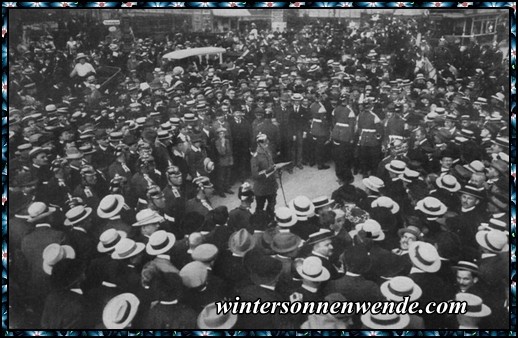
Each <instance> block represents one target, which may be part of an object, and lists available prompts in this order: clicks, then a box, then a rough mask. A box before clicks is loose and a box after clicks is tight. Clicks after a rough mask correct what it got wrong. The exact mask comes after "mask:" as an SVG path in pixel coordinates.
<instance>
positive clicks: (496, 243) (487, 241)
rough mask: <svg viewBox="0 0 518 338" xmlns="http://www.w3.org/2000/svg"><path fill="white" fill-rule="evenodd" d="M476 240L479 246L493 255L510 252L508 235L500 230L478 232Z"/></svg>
mask: <svg viewBox="0 0 518 338" xmlns="http://www.w3.org/2000/svg"><path fill="white" fill-rule="evenodd" d="M476 240H477V243H478V245H480V246H481V247H482V248H484V249H486V250H488V251H491V252H493V253H501V252H508V251H509V238H508V237H507V234H506V233H505V232H503V231H499V230H490V231H487V230H483V231H479V232H477V235H476Z"/></svg>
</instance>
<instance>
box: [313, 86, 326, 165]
mask: <svg viewBox="0 0 518 338" xmlns="http://www.w3.org/2000/svg"><path fill="white" fill-rule="evenodd" d="M309 109H310V112H311V116H312V118H313V120H312V122H311V131H310V133H311V136H312V138H313V146H314V149H313V151H314V153H315V159H316V162H317V165H318V170H325V169H329V166H328V165H326V164H325V156H324V152H325V145H326V142H327V141H328V140H329V122H328V116H327V115H328V114H329V113H330V112H329V111H328V108H327V107H326V106H325V105H324V102H323V100H322V97H321V96H318V97H317V101H316V102H314V103H313V104H312V105H311V106H310V107H309Z"/></svg>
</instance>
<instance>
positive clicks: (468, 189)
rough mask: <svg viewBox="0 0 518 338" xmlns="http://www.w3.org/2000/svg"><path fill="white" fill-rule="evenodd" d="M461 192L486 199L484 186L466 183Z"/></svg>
mask: <svg viewBox="0 0 518 338" xmlns="http://www.w3.org/2000/svg"><path fill="white" fill-rule="evenodd" d="M460 193H461V194H466V195H471V196H473V197H475V198H478V199H479V200H482V199H484V188H477V187H475V186H472V185H470V184H466V185H465V186H464V187H463V188H462V189H460Z"/></svg>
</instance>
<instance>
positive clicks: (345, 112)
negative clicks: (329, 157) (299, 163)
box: [331, 96, 356, 173]
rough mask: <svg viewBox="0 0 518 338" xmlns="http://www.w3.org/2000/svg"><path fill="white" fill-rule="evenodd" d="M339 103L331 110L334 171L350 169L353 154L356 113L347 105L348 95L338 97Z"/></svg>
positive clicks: (339, 171)
mask: <svg viewBox="0 0 518 338" xmlns="http://www.w3.org/2000/svg"><path fill="white" fill-rule="evenodd" d="M340 101H341V104H340V105H339V106H338V107H336V108H335V109H334V110H333V113H332V115H333V130H332V133H331V138H332V139H333V159H334V162H335V170H336V173H341V172H343V171H344V170H350V169H351V163H352V162H353V154H354V127H355V124H356V115H355V114H354V111H353V109H352V108H351V106H349V105H348V97H347V96H342V97H341V98H340Z"/></svg>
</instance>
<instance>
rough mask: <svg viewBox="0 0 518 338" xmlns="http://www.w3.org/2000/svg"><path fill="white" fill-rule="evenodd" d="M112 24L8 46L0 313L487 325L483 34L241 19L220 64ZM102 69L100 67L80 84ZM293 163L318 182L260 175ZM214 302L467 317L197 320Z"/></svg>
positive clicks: (501, 214)
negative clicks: (284, 188) (5, 288)
mask: <svg viewBox="0 0 518 338" xmlns="http://www.w3.org/2000/svg"><path fill="white" fill-rule="evenodd" d="M133 29H134V30H135V33H136V35H138V32H137V30H136V28H135V27H134V28H133ZM85 30H86V33H85V34H84V35H83V36H84V38H85V39H88V29H87V28H85ZM115 33H116V28H110V29H109V34H108V35H107V37H106V38H105V39H102V40H101V41H99V44H98V46H97V47H94V46H95V44H93V43H92V41H91V40H89V44H83V43H77V42H76V41H75V39H76V38H77V37H76V36H74V37H72V38H70V40H69V41H68V42H66V43H65V39H62V40H63V41H62V42H61V43H56V44H55V43H54V40H53V34H52V32H50V33H49V34H48V35H43V36H42V37H41V39H38V40H36V41H30V42H29V43H27V44H25V45H19V46H17V48H11V49H10V50H9V53H10V65H9V67H10V71H9V73H10V77H9V80H10V84H9V173H10V175H9V221H8V228H9V256H8V257H9V295H10V297H9V302H10V304H9V307H10V309H9V317H10V325H11V328H27V327H32V328H40V329H63V330H72V329H88V328H90V329H240V330H243V329H301V328H302V329H394V330H402V329H478V328H484V329H503V328H507V327H508V325H509V322H508V320H509V288H508V282H509V279H508V278H509V275H508V273H509V270H508V267H509V213H508V183H509V182H508V180H509V130H508V126H507V121H508V113H507V111H508V110H507V109H506V107H507V97H506V95H505V94H503V93H507V92H508V90H507V87H506V86H507V85H508V84H507V82H508V79H507V75H506V74H507V71H508V68H507V65H506V64H505V62H504V60H503V59H502V57H501V53H500V51H499V50H497V49H496V47H495V46H496V45H492V46H491V45H489V46H486V45H484V46H480V45H479V44H477V42H476V40H474V39H473V40H472V41H470V42H469V44H468V45H463V46H460V45H458V44H457V43H456V42H455V41H447V40H446V39H444V38H441V39H439V40H437V41H436V43H431V41H432V36H430V34H431V32H429V31H427V30H425V29H424V28H423V27H420V26H418V25H417V21H416V20H412V19H399V18H388V19H384V20H383V24H381V22H376V21H371V22H369V23H368V24H364V25H362V26H361V27H359V28H351V27H349V26H347V27H346V26H344V25H334V24H331V23H327V24H325V25H324V24H314V25H310V26H308V27H306V28H305V29H303V30H302V31H300V32H290V33H289V34H286V33H280V32H271V31H262V30H257V29H256V28H255V27H254V26H253V25H252V27H251V29H250V30H249V31H247V32H246V33H245V34H242V33H235V32H228V33H227V34H226V35H225V36H223V37H219V38H218V39H216V41H214V42H213V45H215V46H222V47H224V48H227V54H228V55H227V56H229V58H228V59H226V60H225V62H224V63H222V64H219V63H218V62H216V60H215V59H214V60H213V59H211V58H207V59H205V58H202V59H200V60H196V62H192V63H191V64H188V65H186V66H184V67H180V66H175V65H169V64H168V63H166V62H163V60H162V58H161V56H163V55H164V54H165V53H167V52H170V51H174V50H181V49H186V48H193V47H206V45H204V43H208V41H203V40H201V39H197V38H194V39H192V40H187V38H186V35H183V34H175V35H174V36H169V37H168V38H167V40H166V41H155V40H153V39H151V38H144V39H140V38H137V39H135V41H134V42H132V44H131V46H129V48H128V45H125V46H122V45H123V41H122V39H121V38H120V35H117V34H115ZM74 42H75V43H74ZM124 43H125V44H127V41H125V42H124ZM211 43H212V42H211ZM85 46H89V47H90V48H86V47H85ZM103 66H115V67H118V68H120V69H121V71H120V74H119V75H118V76H117V77H115V78H114V79H110V80H107V77H103V80H106V82H110V83H108V84H107V83H105V82H103V83H101V82H99V78H101V77H102V76H100V75H101V74H100V73H101V72H102V71H101V69H102V68H103ZM279 163H284V164H283V165H279ZM330 164H333V165H332V166H330ZM308 166H316V167H317V168H318V169H319V170H321V172H327V171H330V170H333V168H334V171H335V172H334V173H335V174H336V176H337V178H338V182H339V185H340V186H339V187H338V188H337V189H335V188H336V187H329V194H328V196H320V197H319V196H298V197H296V198H294V199H293V200H291V201H289V203H288V206H279V205H276V198H277V192H278V190H279V186H278V180H277V176H278V174H279V172H280V171H286V172H288V173H293V172H294V171H297V170H304V168H307V167H308ZM358 175H359V176H358ZM355 176H356V182H355ZM358 178H359V179H358ZM314 180H318V177H314ZM358 181H361V184H359V183H358ZM236 183H237V186H239V188H238V189H236V188H235V187H236ZM300 184H301V185H303V184H305V182H300ZM213 194H218V195H220V196H221V197H229V198H237V200H239V202H240V206H239V207H237V208H235V209H233V210H228V208H227V207H226V206H223V205H214V203H213V202H212V201H211V197H212V196H213ZM228 195H230V196H228ZM236 296H239V297H240V300H241V301H251V302H255V301H256V300H257V299H258V298H260V299H261V301H287V302H297V301H303V302H307V301H328V302H344V301H372V302H374V301H383V300H391V301H402V300H403V299H404V297H406V296H408V297H409V299H410V300H411V301H420V302H421V303H422V304H425V303H427V302H431V301H434V302H440V301H452V300H457V301H464V302H466V303H467V305H468V311H467V312H466V313H464V314H462V315H438V314H435V315H434V314H423V315H420V316H417V315H408V314H391V315H380V314H372V313H367V314H364V315H354V314H353V315H351V314H340V315H331V314H309V315H303V314H288V315H281V314H279V313H275V314H268V315H265V314H257V313H256V314H252V313H249V314H231V313H228V314H218V313H216V306H215V302H218V301H222V300H235V297H236Z"/></svg>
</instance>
